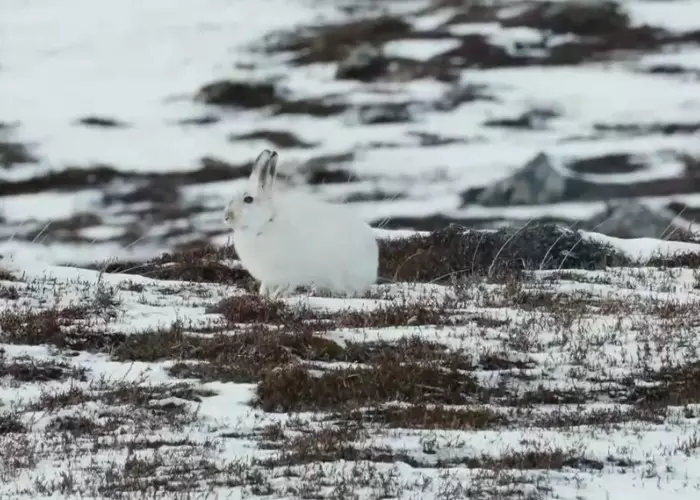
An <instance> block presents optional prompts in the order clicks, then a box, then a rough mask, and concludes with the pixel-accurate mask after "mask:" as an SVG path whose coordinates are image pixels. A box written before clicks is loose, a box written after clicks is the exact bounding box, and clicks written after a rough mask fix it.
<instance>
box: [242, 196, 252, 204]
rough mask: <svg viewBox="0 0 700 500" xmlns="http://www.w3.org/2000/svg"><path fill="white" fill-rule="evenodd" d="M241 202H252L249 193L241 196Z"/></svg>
mask: <svg viewBox="0 0 700 500" xmlns="http://www.w3.org/2000/svg"><path fill="white" fill-rule="evenodd" d="M243 203H253V197H252V196H250V195H246V196H245V197H244V198H243Z"/></svg>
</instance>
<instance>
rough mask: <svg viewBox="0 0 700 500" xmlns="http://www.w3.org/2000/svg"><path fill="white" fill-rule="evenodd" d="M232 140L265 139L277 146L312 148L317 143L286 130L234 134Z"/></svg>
mask: <svg viewBox="0 0 700 500" xmlns="http://www.w3.org/2000/svg"><path fill="white" fill-rule="evenodd" d="M229 139H230V140H232V141H250V140H257V139H263V140H266V141H269V142H271V143H272V144H273V145H274V146H275V147H277V148H312V147H314V146H316V144H314V143H311V142H306V141H302V140H301V139H299V138H298V137H297V136H296V135H294V134H292V133H291V132H287V131H285V130H256V131H255V132H250V133H249V134H242V135H232V136H230V137H229Z"/></svg>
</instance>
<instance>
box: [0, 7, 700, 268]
mask: <svg viewBox="0 0 700 500" xmlns="http://www.w3.org/2000/svg"><path fill="white" fill-rule="evenodd" d="M270 12H275V14H276V15H274V16H270V15H269V13H270ZM86 18H89V19H90V23H85V22H83V19H86ZM0 32H1V33H2V34H3V35H4V36H3V49H2V54H0V99H1V101H0V102H2V106H1V109H0V197H1V201H2V204H1V205H0V237H2V238H9V237H11V236H14V238H13V239H12V242H11V243H9V244H8V245H9V246H8V248H6V250H7V251H9V249H10V248H11V249H12V250H13V251H21V252H24V253H27V252H32V253H33V254H34V255H36V256H37V257H41V258H45V259H48V260H49V261H51V262H52V263H61V264H66V263H80V264H85V263H87V262H90V261H93V260H100V259H104V258H106V257H108V256H119V257H121V258H125V259H127V258H128V259H135V260H143V259H146V258H152V257H155V256H157V255H160V254H161V253H162V252H163V251H172V250H176V249H178V248H181V247H182V246H185V245H189V244H192V243H201V242H203V241H207V242H212V241H214V242H217V243H219V244H221V243H224V242H225V240H226V238H227V230H226V228H225V226H224V223H223V221H222V220H221V210H222V209H223V207H224V206H225V204H226V202H227V201H228V199H230V197H231V195H232V192H233V191H234V190H236V189H237V188H238V187H239V186H240V184H241V182H242V178H243V177H245V175H246V174H247V172H248V171H249V169H250V163H251V161H252V159H253V158H255V156H256V155H257V154H258V153H259V151H260V150H261V149H262V148H265V147H270V148H276V149H278V150H279V151H280V158H281V161H280V172H281V173H283V174H284V175H285V176H286V177H287V178H288V180H289V182H291V183H293V184H295V185H296V187H297V188H298V189H301V190H308V191H310V192H314V193H315V194H317V195H318V196H321V197H323V198H327V199H330V200H337V201H347V202H350V203H353V204H354V206H355V207H356V208H357V210H358V213H360V214H361V215H362V216H363V217H365V218H366V219H367V220H368V221H370V222H372V223H374V224H375V225H379V224H380V223H383V222H385V221H386V223H387V224H388V227H393V228H412V229H423V230H432V229H435V228H439V227H442V226H444V225H445V223H446V222H449V221H454V222H459V223H461V224H463V225H466V226H468V227H490V228H493V227H500V226H503V225H507V224H522V223H524V222H525V221H528V220H530V219H535V220H547V221H558V222H561V223H565V224H568V225H570V224H577V226H576V227H582V228H588V229H593V228H595V227H597V228H598V230H600V231H602V232H605V233H607V234H612V235H617V236H634V235H637V236H653V237H660V236H661V233H662V231H663V230H664V229H665V228H667V227H669V226H670V225H672V222H673V220H674V218H675V217H676V216H678V215H679V214H680V218H679V220H678V221H676V222H680V224H679V228H678V230H675V229H676V228H672V229H674V230H670V231H668V233H669V234H671V236H673V237H675V238H678V237H685V235H684V234H683V233H684V232H686V231H682V229H683V228H685V229H688V226H689V225H690V222H692V221H693V220H695V219H697V216H698V213H700V212H699V210H700V199H698V196H697V192H698V191H699V190H700V183H699V181H698V179H700V176H699V175H698V165H700V161H699V160H698V157H699V152H700V150H699V148H698V141H697V135H698V131H699V130H700V122H699V121H698V118H697V117H698V109H699V107H700V98H699V97H698V96H699V95H700V94H699V93H698V91H697V76H698V74H699V71H700V59H699V58H698V42H699V41H700V35H699V33H700V2H699V1H697V0H669V1H667V0H664V1H662V0H629V1H622V0H621V1H619V2H610V1H605V2H603V1H601V2H581V1H577V2H571V1H555V2H543V1H537V0H527V1H522V2H521V1H504V2H491V1H483V2H459V1H450V0H410V1H406V0H396V1H392V0H383V1H381V2H376V1H365V0H343V1H335V2H329V1H324V2H318V1H314V0H264V1H259V2H248V3H243V2H229V1H224V0H181V1H179V2H178V5H177V7H176V8H175V7H173V5H172V2H170V1H167V0H150V1H149V2H148V3H144V2H142V1H140V0H121V1H111V2H109V1H108V2H99V3H96V2H93V1H90V0H63V1H61V2H49V1H41V0H34V1H25V0H3V2H1V5H0ZM46 82H51V83H50V89H47V83H46ZM541 153H542V154H544V155H545V156H544V159H543V160H542V161H541V162H539V163H537V165H538V168H532V169H530V170H528V173H527V174H526V175H524V178H519V179H518V180H517V182H516V181H514V180H513V178H512V176H513V175H514V174H517V173H519V172H521V170H522V169H523V168H524V167H525V166H526V165H528V164H529V162H530V161H532V160H533V159H535V158H538V157H539V156H538V155H540V154H541ZM502 181H505V184H499V183H501V182H502ZM494 185H496V186H497V187H498V189H496V190H495V191H494V190H492V189H489V188H493V187H494ZM617 198H625V199H626V198H631V199H634V200H637V201H639V202H641V203H643V204H644V205H647V206H648V207H649V209H648V210H647V211H645V210H644V207H640V206H638V205H635V204H632V205H629V203H627V202H625V203H623V204H622V206H620V205H619V204H610V203H609V202H610V201H611V200H612V201H619V200H616V199H617ZM601 218H603V219H607V218H610V219H611V220H612V221H613V222H610V223H607V224H603V225H600V222H601ZM629 220H633V221H634V222H633V223H630V224H625V222H624V221H629ZM659 227H661V229H658V228H659ZM32 242H33V243H32Z"/></svg>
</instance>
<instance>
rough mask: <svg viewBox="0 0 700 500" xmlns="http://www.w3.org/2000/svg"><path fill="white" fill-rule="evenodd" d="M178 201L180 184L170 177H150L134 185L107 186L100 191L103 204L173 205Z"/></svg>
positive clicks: (179, 198)
mask: <svg viewBox="0 0 700 500" xmlns="http://www.w3.org/2000/svg"><path fill="white" fill-rule="evenodd" d="M180 201H181V193H180V186H179V185H178V184H176V182H175V181H174V180H172V179H151V180H147V181H142V182H137V183H136V184H135V185H127V186H121V187H117V186H114V187H108V188H107V189H105V190H104V192H103V193H102V203H103V204H105V205H112V204H114V203H126V204H129V203H140V202H149V203H153V204H158V205H169V204H172V205H174V204H178V203H179V202H180Z"/></svg>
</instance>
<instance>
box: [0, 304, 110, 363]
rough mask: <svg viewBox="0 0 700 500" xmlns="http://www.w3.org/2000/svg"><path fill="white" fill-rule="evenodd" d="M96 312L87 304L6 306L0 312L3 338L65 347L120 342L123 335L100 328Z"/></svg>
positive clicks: (98, 347) (83, 347)
mask: <svg viewBox="0 0 700 500" xmlns="http://www.w3.org/2000/svg"><path fill="white" fill-rule="evenodd" d="M108 298H109V297H107V298H105V299H104V300H107V299H108ZM103 305H104V304H103ZM95 314H96V311H95V310H94V309H93V310H91V308H89V307H85V306H67V307H52V308H50V309H44V310H40V309H34V308H26V309H23V310H17V311H15V310H5V311H3V312H1V313H0V341H2V342H6V343H9V344H25V345H42V344H47V345H52V346H56V347H58V348H62V349H75V350H89V351H96V350H108V349H109V347H110V346H112V345H114V344H115V343H118V342H120V340H122V339H123V335H120V334H109V333H106V332H104V331H103V330H102V329H101V328H97V327H96V326H95V322H96V318H95Z"/></svg>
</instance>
